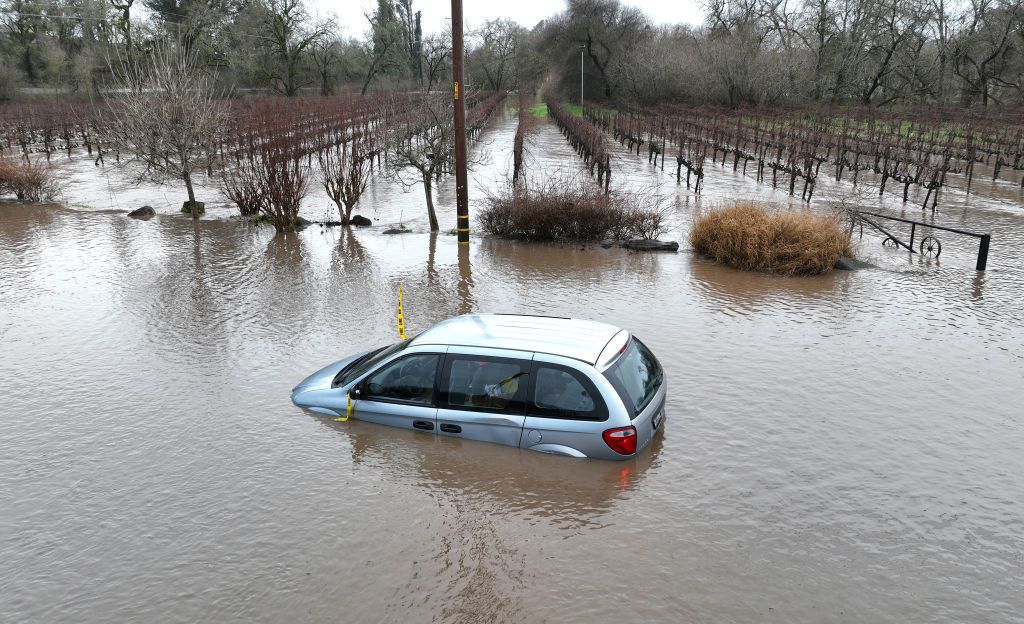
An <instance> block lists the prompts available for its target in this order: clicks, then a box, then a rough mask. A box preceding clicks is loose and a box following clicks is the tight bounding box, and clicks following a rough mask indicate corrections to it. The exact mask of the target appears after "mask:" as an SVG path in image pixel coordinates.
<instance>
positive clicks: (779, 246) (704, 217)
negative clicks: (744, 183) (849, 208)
mask: <svg viewBox="0 0 1024 624" xmlns="http://www.w3.org/2000/svg"><path fill="white" fill-rule="evenodd" d="M690 242H691V243H692V244H693V247H694V249H696V250H697V251H698V252H700V253H703V254H706V255H708V256H711V257H712V258H714V259H715V260H716V261H718V262H722V263H724V264H728V265H729V266H731V267H734V268H737V269H744V270H748V271H764V272H767V273H781V274H784V275H817V274H820V273H828V272H829V271H831V270H832V269H834V268H835V265H836V261H837V260H838V259H839V256H841V255H851V252H850V237H849V235H848V234H847V232H846V231H845V230H844V228H843V227H842V225H841V224H840V222H839V217H838V216H830V215H820V214H813V213H809V212H796V211H792V210H774V209H772V208H769V207H767V206H764V205H761V204H757V203H755V202H739V203H736V204H733V205H732V206H727V207H725V208H716V209H712V210H708V211H706V212H704V213H703V214H701V215H699V216H698V217H697V218H696V220H695V221H694V224H693V231H692V232H691V233H690Z"/></svg>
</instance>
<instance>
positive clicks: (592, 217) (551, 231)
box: [480, 177, 667, 242]
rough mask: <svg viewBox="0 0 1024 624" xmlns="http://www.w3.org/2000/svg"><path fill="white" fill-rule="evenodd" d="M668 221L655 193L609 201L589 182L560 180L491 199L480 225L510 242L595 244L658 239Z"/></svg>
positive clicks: (619, 196) (515, 189) (513, 189)
mask: <svg viewBox="0 0 1024 624" xmlns="http://www.w3.org/2000/svg"><path fill="white" fill-rule="evenodd" d="M666 216H667V214H666V211H665V209H663V208H662V206H661V202H660V198H658V197H657V196H656V195H655V194H653V193H650V192H640V193H633V194H630V195H628V196H627V195H624V194H616V193H612V194H610V195H609V194H605V193H603V192H601V191H600V190H599V189H597V188H594V187H593V185H592V184H591V183H590V180H589V179H583V180H581V179H579V178H568V179H567V178H558V177H556V178H549V179H547V180H545V181H544V182H542V183H541V184H540V185H539V186H538V187H536V188H530V187H527V186H522V187H520V186H515V187H509V188H507V189H505V190H504V191H503V192H501V193H498V194H495V195H490V196H488V197H487V199H486V205H485V207H484V209H483V211H482V212H481V214H480V224H481V227H483V229H484V231H486V232H488V233H489V234H493V235H495V236H502V237H506V238H516V239H521V240H530V241H573V242H592V241H600V240H605V239H617V240H625V239H631V238H646V239H652V238H657V236H658V235H659V234H660V233H661V232H662V231H664V229H665V223H664V222H665V218H666Z"/></svg>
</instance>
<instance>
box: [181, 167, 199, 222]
mask: <svg viewBox="0 0 1024 624" xmlns="http://www.w3.org/2000/svg"><path fill="white" fill-rule="evenodd" d="M182 177H183V178H185V188H186V189H188V205H189V207H190V209H191V212H192V218H193V219H198V218H199V211H198V210H197V209H196V192H195V189H193V188H192V174H190V173H189V172H188V171H186V172H185V173H184V175H182Z"/></svg>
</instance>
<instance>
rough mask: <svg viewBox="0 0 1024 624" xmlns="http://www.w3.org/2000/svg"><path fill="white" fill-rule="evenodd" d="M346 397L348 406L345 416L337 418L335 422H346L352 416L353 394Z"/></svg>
mask: <svg viewBox="0 0 1024 624" xmlns="http://www.w3.org/2000/svg"><path fill="white" fill-rule="evenodd" d="M345 398H346V399H348V408H347V409H346V410H345V417H344V418H335V419H334V422H345V421H346V420H348V419H349V418H352V395H351V394H346V395H345Z"/></svg>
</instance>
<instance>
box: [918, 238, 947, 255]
mask: <svg viewBox="0 0 1024 624" xmlns="http://www.w3.org/2000/svg"><path fill="white" fill-rule="evenodd" d="M918 249H919V250H920V251H921V256H923V257H925V258H928V259H929V260H930V259H932V258H938V257H939V254H941V253H942V243H940V242H939V239H937V238H935V237H934V236H925V237H924V238H922V239H921V245H920V246H919V247H918Z"/></svg>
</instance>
